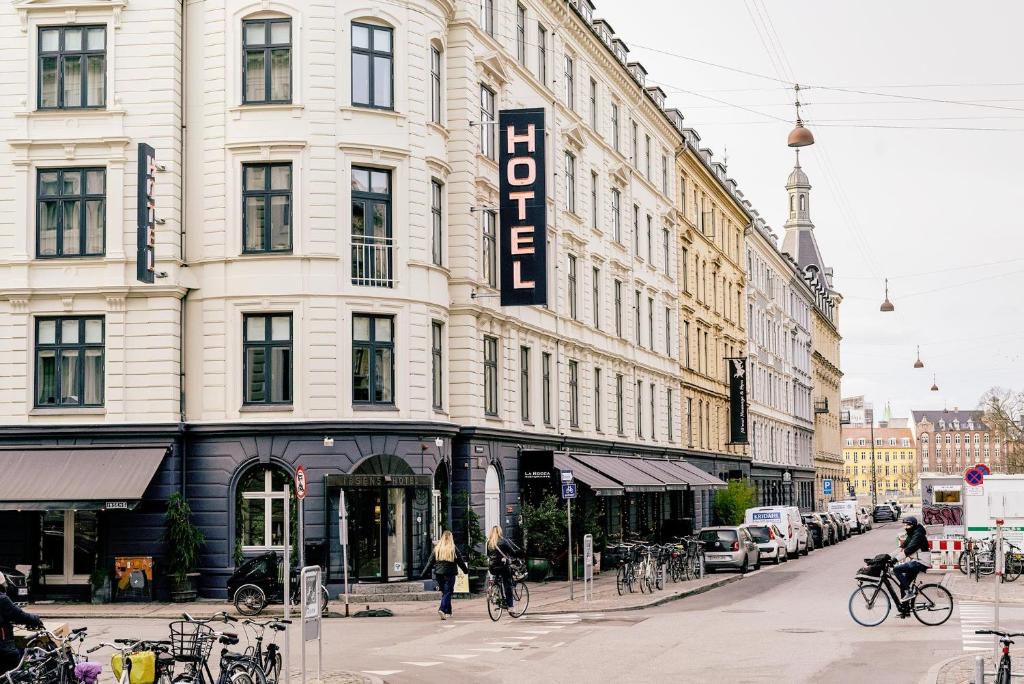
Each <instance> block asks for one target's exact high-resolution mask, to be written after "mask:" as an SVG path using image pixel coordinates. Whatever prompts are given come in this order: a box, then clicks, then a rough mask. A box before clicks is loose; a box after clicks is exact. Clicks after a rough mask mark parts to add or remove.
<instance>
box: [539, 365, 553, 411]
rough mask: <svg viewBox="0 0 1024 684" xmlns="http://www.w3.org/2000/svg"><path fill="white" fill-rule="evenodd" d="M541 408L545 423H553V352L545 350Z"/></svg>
mask: <svg viewBox="0 0 1024 684" xmlns="http://www.w3.org/2000/svg"><path fill="white" fill-rule="evenodd" d="M540 375H541V377H540V380H541V388H540V389H541V392H540V394H541V396H540V400H541V409H542V411H541V412H542V413H543V418H544V424H545V425H551V354H550V353H548V352H544V353H543V354H541V357H540Z"/></svg>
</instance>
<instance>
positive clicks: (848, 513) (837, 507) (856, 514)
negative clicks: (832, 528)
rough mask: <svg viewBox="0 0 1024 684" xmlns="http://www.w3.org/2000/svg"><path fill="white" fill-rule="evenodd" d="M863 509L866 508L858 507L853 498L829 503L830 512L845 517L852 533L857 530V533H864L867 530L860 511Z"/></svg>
mask: <svg viewBox="0 0 1024 684" xmlns="http://www.w3.org/2000/svg"><path fill="white" fill-rule="evenodd" d="M862 510H864V509H863V508H860V507H858V506H857V502H856V501H854V500H853V499H847V500H845V501H830V502H829V504H828V511H829V513H835V514H837V515H839V516H842V517H845V519H846V522H847V523H848V525H849V527H850V532H851V533H852V532H856V533H857V534H863V533H864V532H866V531H867V529H866V527H865V526H864V525H863V524H862V521H861V515H860V511H862ZM865 517H868V516H865Z"/></svg>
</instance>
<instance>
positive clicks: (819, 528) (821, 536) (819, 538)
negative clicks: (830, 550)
mask: <svg viewBox="0 0 1024 684" xmlns="http://www.w3.org/2000/svg"><path fill="white" fill-rule="evenodd" d="M803 523H804V527H806V528H807V550H808V551H813V550H814V549H820V548H822V547H823V546H825V545H826V543H827V542H828V535H827V534H826V533H825V526H824V525H823V524H822V522H821V520H819V519H818V518H817V516H815V515H814V514H811V513H808V514H805V515H804V516H803Z"/></svg>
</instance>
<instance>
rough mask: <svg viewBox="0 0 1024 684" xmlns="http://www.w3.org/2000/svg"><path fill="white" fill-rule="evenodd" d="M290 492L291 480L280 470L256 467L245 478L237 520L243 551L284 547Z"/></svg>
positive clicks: (236, 514)
mask: <svg viewBox="0 0 1024 684" xmlns="http://www.w3.org/2000/svg"><path fill="white" fill-rule="evenodd" d="M290 491H291V478H290V477H288V475H286V474H285V473H284V472H283V471H281V470H280V469H278V468H267V467H256V468H252V469H251V470H249V471H248V472H246V473H245V475H243V476H242V479H241V481H240V482H239V483H238V498H237V500H236V513H235V517H236V524H237V526H238V543H239V545H240V546H241V547H242V550H243V551H248V550H262V549H273V548H278V549H283V548H284V537H285V534H284V505H285V500H286V499H291V496H290V494H289V492H290ZM293 508H294V507H293ZM292 513H293V515H294V511H292Z"/></svg>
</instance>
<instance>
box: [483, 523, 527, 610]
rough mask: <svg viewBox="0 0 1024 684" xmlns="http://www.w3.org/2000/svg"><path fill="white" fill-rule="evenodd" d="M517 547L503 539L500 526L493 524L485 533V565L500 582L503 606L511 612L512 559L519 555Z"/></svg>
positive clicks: (512, 601) (512, 600)
mask: <svg viewBox="0 0 1024 684" xmlns="http://www.w3.org/2000/svg"><path fill="white" fill-rule="evenodd" d="M519 555H520V554H519V548H518V547H517V546H516V545H515V544H513V543H512V542H510V541H509V540H508V539H505V535H503V534H502V533H501V528H500V527H498V526H497V525H495V526H494V527H492V528H491V531H490V533H489V534H488V535H487V565H488V570H490V572H491V574H492V575H494V578H495V579H497V580H499V581H500V582H501V589H502V593H503V594H504V595H505V607H506V608H507V609H508V611H509V614H510V615H511V614H512V604H513V603H514V599H513V596H512V567H511V564H512V561H513V559H515V558H517V557H518V556H519Z"/></svg>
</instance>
